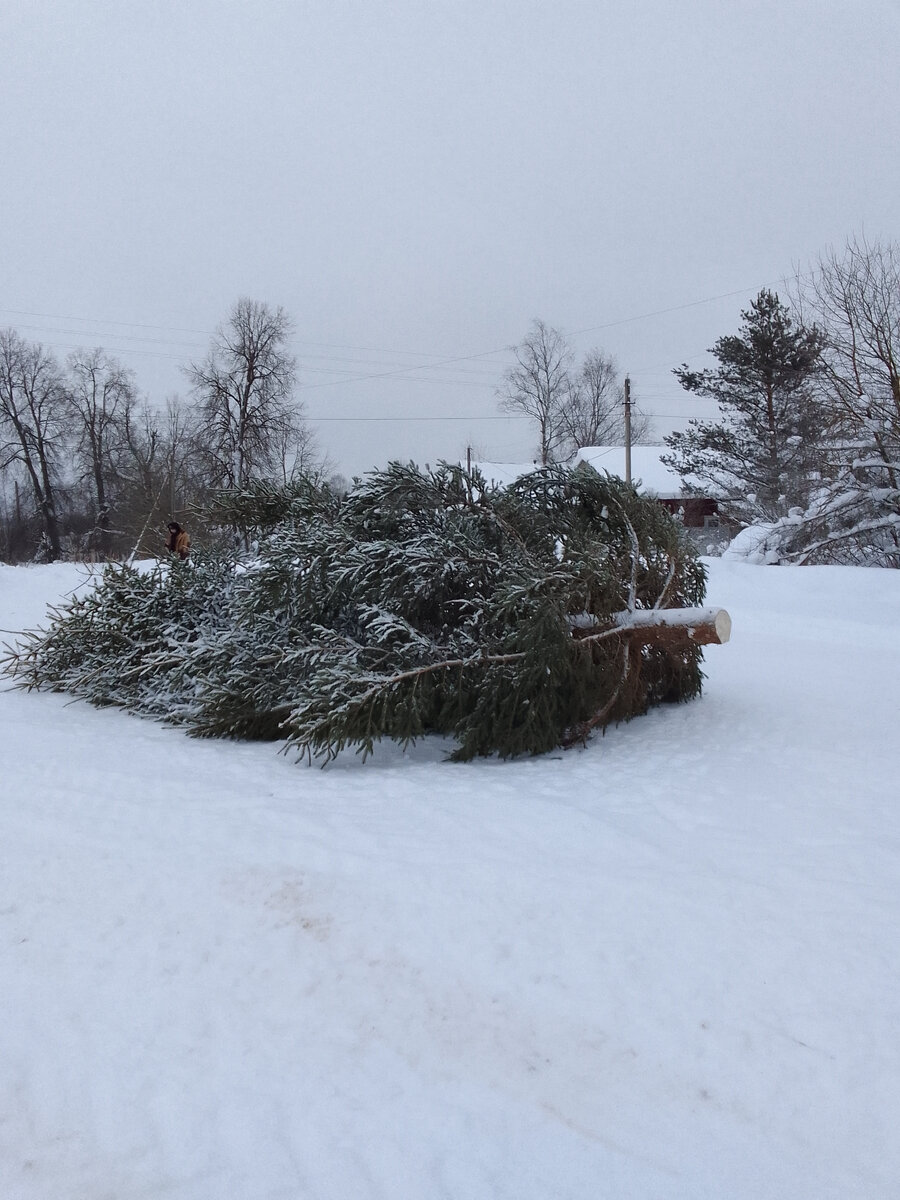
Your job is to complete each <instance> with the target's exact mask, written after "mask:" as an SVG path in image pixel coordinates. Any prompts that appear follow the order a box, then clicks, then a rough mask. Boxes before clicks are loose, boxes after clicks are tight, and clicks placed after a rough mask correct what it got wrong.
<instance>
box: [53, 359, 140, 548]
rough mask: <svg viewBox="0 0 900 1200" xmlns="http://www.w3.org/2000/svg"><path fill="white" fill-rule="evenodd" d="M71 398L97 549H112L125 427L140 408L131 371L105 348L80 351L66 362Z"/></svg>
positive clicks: (77, 451)
mask: <svg viewBox="0 0 900 1200" xmlns="http://www.w3.org/2000/svg"><path fill="white" fill-rule="evenodd" d="M67 367H68V375H67V379H66V398H67V401H68V404H69V408H70V410H71V412H72V415H73V417H74V420H75V424H76V428H77V430H78V442H77V445H76V453H77V455H78V457H79V459H80V460H81V464H82V468H83V470H84V474H85V477H86V478H87V479H88V480H89V481H90V486H91V492H92V497H93V500H94V504H95V509H96V511H95V516H94V520H95V531H94V534H95V536H94V537H93V538H92V541H94V540H95V541H96V547H95V548H96V549H97V550H99V552H100V554H101V555H102V556H103V557H104V558H106V557H108V556H109V553H110V550H111V525H110V508H111V506H112V504H113V501H114V491H115V484H116V477H117V475H118V460H119V459H120V457H121V454H122V451H123V449H124V447H125V444H126V425H127V421H128V417H129V413H130V410H131V409H132V408H133V407H134V404H135V386H134V376H133V375H132V372H131V371H129V370H127V369H126V368H125V367H124V366H123V365H122V364H121V363H120V362H118V361H117V360H116V359H114V358H112V357H110V355H108V354H107V353H106V352H105V351H104V350H103V349H101V348H100V347H97V348H95V349H93V350H76V351H75V352H74V353H73V354H70V355H69V358H68V361H67Z"/></svg>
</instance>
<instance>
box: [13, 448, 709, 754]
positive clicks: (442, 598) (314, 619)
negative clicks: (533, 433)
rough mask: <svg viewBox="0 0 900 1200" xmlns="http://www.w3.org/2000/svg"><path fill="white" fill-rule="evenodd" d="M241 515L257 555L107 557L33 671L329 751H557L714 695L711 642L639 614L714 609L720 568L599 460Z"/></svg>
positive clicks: (28, 651) (455, 471) (194, 719)
mask: <svg viewBox="0 0 900 1200" xmlns="http://www.w3.org/2000/svg"><path fill="white" fill-rule="evenodd" d="M226 516H227V518H228V519H229V520H230V521H231V522H232V523H233V524H235V525H236V526H237V527H239V528H241V529H242V530H244V531H246V533H247V535H248V540H249V539H252V540H253V544H254V547H255V549H254V551H253V553H252V554H251V555H250V556H245V557H240V556H238V555H236V554H228V553H223V552H219V553H218V554H216V555H212V556H207V557H204V556H203V555H200V556H195V557H194V561H193V562H188V563H172V564H166V565H164V566H161V567H158V568H157V569H156V570H153V571H151V572H149V573H146V572H145V573H140V572H138V571H135V570H133V569H131V568H128V567H109V568H107V570H106V573H105V574H104V576H103V578H102V581H101V582H100V584H99V585H98V587H97V588H96V589H95V590H94V591H92V592H90V593H89V594H88V595H86V596H84V597H83V598H81V599H76V600H74V601H72V602H71V603H70V604H69V605H68V606H67V607H66V608H64V609H62V610H61V611H60V612H59V613H57V614H56V616H55V620H54V622H53V624H52V625H51V627H50V629H49V631H47V632H46V633H44V634H35V635H33V636H32V637H31V639H30V640H29V642H28V643H27V645H26V646H25V647H23V649H22V650H21V651H20V652H19V654H18V655H17V656H16V657H15V659H14V661H13V663H12V669H13V670H14V671H15V672H16V673H17V675H18V677H19V682H20V683H21V684H23V685H25V686H42V687H50V688H55V689H60V690H67V691H70V692H73V693H75V694H76V695H80V696H83V697H86V698H88V699H90V700H92V701H94V702H95V703H100V704H121V705H124V706H125V707H127V708H129V709H132V710H134V711H137V712H143V713H147V714H149V715H153V716H156V717H160V718H163V719H165V720H169V721H175V722H179V723H182V724H184V725H185V726H186V727H187V728H188V729H189V730H190V731H191V732H193V733H195V734H197V735H201V736H225V737H235V738H272V739H284V740H285V741H286V743H287V744H288V745H289V746H291V747H293V748H295V749H296V750H297V751H299V752H300V753H301V754H308V755H310V756H323V757H325V758H326V759H327V758H329V757H332V756H334V755H335V754H337V753H338V752H339V751H340V750H341V749H343V748H344V747H345V746H349V745H353V746H356V747H357V748H358V749H360V750H362V751H363V753H368V752H369V751H371V749H372V748H373V745H374V743H375V742H376V741H378V740H380V739H381V738H385V737H387V738H392V739H395V740H397V741H399V742H401V743H403V744H407V743H410V742H413V741H415V740H416V739H417V738H419V737H422V736H423V735H425V734H428V733H440V734H445V735H448V736H450V737H452V738H454V739H455V741H456V748H455V750H454V752H453V755H452V757H453V758H455V759H469V758H472V757H473V756H475V755H484V754H494V753H497V754H500V755H501V756H504V757H508V756H512V755H518V754H535V753H541V752H544V751H547V750H551V749H553V748H554V747H557V746H559V745H567V744H572V743H574V742H578V741H581V740H584V739H585V738H586V737H587V736H588V735H589V734H590V732H591V731H592V730H593V729H596V728H603V727H605V726H606V725H607V724H608V723H609V722H612V721H619V720H624V719H628V718H630V717H632V716H635V715H637V714H639V713H642V712H644V711H646V709H647V708H648V707H650V706H651V705H653V704H658V703H662V702H665V701H672V700H683V699H688V698H690V697H692V696H696V695H697V694H698V693H699V691H700V687H701V681H702V675H701V671H700V661H701V650H700V648H699V647H698V646H697V645H695V644H691V643H689V642H685V641H681V642H672V643H666V644H664V645H660V644H646V643H645V642H644V641H642V640H640V639H639V638H638V637H636V636H632V635H633V634H635V632H636V631H635V630H634V629H631V628H630V627H629V620H628V619H626V620H625V621H624V622H623V620H622V617H623V614H624V615H625V617H626V618H629V616H632V617H636V616H637V615H639V613H640V611H641V610H649V609H657V610H658V609H664V608H669V607H685V606H696V605H698V604H699V603H700V602H701V601H702V598H703V593H704V588H705V574H704V570H703V567H702V565H701V564H700V563H699V562H698V560H697V559H696V557H695V555H694V553H693V551H692V550H691V549H690V547H689V546H688V545H687V544H686V541H685V538H684V534H683V531H682V530H681V529H680V528H679V526H678V525H677V523H676V522H674V521H673V520H672V518H671V517H670V516H669V514H668V513H667V512H666V511H665V510H664V509H663V508H662V507H661V506H659V505H657V504H655V503H654V502H653V501H651V500H648V499H647V498H646V497H641V496H638V495H637V493H636V492H635V491H634V490H633V489H632V488H630V487H628V486H626V485H625V484H624V483H623V482H622V481H621V480H618V479H615V478H611V477H601V476H599V475H598V474H597V473H596V472H594V471H593V470H592V469H591V468H589V467H579V468H578V469H577V470H575V471H567V470H564V469H560V468H548V469H544V470H540V471H536V472H535V473H533V474H531V475H528V476H525V477H523V478H522V479H520V480H519V481H517V483H515V484H514V485H513V486H511V487H509V488H493V487H489V486H488V485H487V483H486V482H485V480H484V478H483V477H482V476H481V475H480V474H478V473H477V472H473V473H472V474H467V473H466V472H464V471H462V470H461V469H460V468H458V467H453V466H448V465H442V466H441V467H439V468H438V469H437V470H435V471H424V472H423V471H420V470H419V469H418V468H417V467H415V466H414V465H412V464H409V465H401V464H397V463H395V464H392V465H391V466H390V467H388V468H387V469H386V470H385V471H381V472H376V473H374V474H372V475H370V476H368V477H367V478H365V479H363V480H362V481H357V483H356V485H355V487H354V488H353V489H352V490H351V491H350V493H349V494H348V495H347V496H345V497H339V496H338V495H336V494H335V493H333V492H332V491H331V490H330V489H329V488H328V487H327V486H324V485H321V484H318V483H316V482H315V481H312V480H309V479H303V480H298V481H296V482H295V483H294V484H292V485H289V486H287V487H282V488H276V487H273V486H272V485H268V484H256V485H253V486H250V487H248V488H245V489H242V490H241V491H240V492H237V493H234V494H232V495H230V496H229V497H226V498H225V499H224V500H223V502H222V504H221V506H220V510H219V513H218V517H219V519H222V518H224V517H226Z"/></svg>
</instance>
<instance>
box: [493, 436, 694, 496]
mask: <svg viewBox="0 0 900 1200" xmlns="http://www.w3.org/2000/svg"><path fill="white" fill-rule="evenodd" d="M666 452H667V451H666V447H665V446H632V447H631V478H632V480H633V481H634V482H635V484H637V483H638V481H640V487H639V490H640V491H642V492H648V493H649V494H650V495H653V496H658V497H659V498H660V499H661V500H673V499H677V498H678V497H680V496H681V494H682V486H681V478H680V476H678V475H677V474H676V473H675V472H674V471H671V470H670V469H669V468H668V467H665V466H663V464H662V463H661V462H660V461H659V459H660V455H661V454H665V453H666ZM580 462H585V463H588V465H589V466H592V467H593V468H594V469H595V470H596V471H607V472H608V473H609V474H610V475H618V476H619V477H620V478H621V479H624V478H625V447H624V446H585V447H584V448H583V449H581V450H579V451H578V453H577V454H576V455H575V459H574V462H573V465H575V464H576V463H580ZM472 465H473V466H475V467H477V468H478V469H479V470H480V471H481V473H482V475H484V477H485V479H487V480H488V481H489V482H492V483H496V484H499V485H500V486H501V487H508V485H509V484H511V483H514V482H515V480H517V479H518V478H519V477H520V476H521V475H527V474H528V473H529V472H530V471H534V470H536V467H537V464H536V463H532V462H529V463H495V462H477V463H473V464H472Z"/></svg>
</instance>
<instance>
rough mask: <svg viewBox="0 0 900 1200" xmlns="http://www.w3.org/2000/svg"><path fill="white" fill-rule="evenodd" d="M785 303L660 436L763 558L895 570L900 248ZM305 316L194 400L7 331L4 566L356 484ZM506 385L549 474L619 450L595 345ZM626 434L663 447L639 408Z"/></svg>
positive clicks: (871, 252) (1, 395)
mask: <svg viewBox="0 0 900 1200" xmlns="http://www.w3.org/2000/svg"><path fill="white" fill-rule="evenodd" d="M786 290H787V293H788V294H786V295H779V294H776V293H775V292H773V291H770V290H767V289H763V290H762V291H761V292H760V293H759V295H758V296H757V297H756V299H755V300H754V301H752V303H751V305H750V307H749V308H748V309H746V310H744V311H743V312H742V313H741V318H740V323H739V325H738V326H737V328H735V329H732V330H725V331H723V333H722V336H721V337H720V338H719V339H718V340H717V341H716V342H715V344H714V346H712V347H710V348H709V350H710V353H711V355H712V357H713V359H714V360H715V362H716V365H715V366H714V367H711V368H707V369H701V370H695V369H691V368H689V367H688V366H687V365H684V366H682V367H680V368H678V369H676V371H675V374H676V376H677V378H678V380H679V383H680V384H681V386H682V387H683V388H684V389H685V391H686V392H688V393H690V394H693V395H695V396H698V397H703V398H706V399H707V400H710V401H712V402H713V404H714V415H712V416H711V417H709V418H706V419H694V420H691V421H690V423H689V424H688V425H687V427H686V428H684V429H682V430H681V431H676V432H674V433H672V434H670V435H669V436H667V437H666V439H665V441H666V444H667V448H668V450H667V459H666V461H667V462H668V463H669V464H670V465H671V466H672V467H673V468H674V469H675V470H677V471H678V473H679V474H680V475H681V477H682V479H683V481H684V487H685V493H686V494H691V493H694V494H702V495H705V496H711V497H714V498H715V499H717V501H718V505H719V512H720V515H721V518H722V519H723V523H724V527H725V529H726V530H727V531H728V532H729V534H731V535H733V534H736V533H738V532H740V531H741V530H746V529H751V530H753V542H752V544H753V546H754V548H755V549H756V550H757V551H759V550H760V548H761V549H762V553H763V555H764V557H765V560H766V561H769V562H779V561H795V562H825V563H828V562H835V563H859V564H868V565H881V566H891V567H897V566H900V475H898V471H900V247H898V245H897V244H896V243H890V242H877V241H875V242H868V241H866V240H865V239H863V238H854V239H852V240H850V241H849V242H848V244H847V245H846V246H845V247H844V248H843V249H842V250H840V251H831V252H828V253H827V254H825V255H823V256H822V258H821V259H820V261H819V263H818V265H817V267H816V269H815V270H814V271H812V272H810V273H809V275H807V276H804V277H803V278H801V279H800V280H799V281H798V282H797V284H796V285H795V286H793V287H790V288H788V289H786ZM290 333H291V319H290V317H289V315H288V314H287V313H286V312H284V311H283V310H282V309H281V308H279V307H273V306H270V305H269V304H268V303H265V302H261V301H257V300H253V299H240V300H238V301H237V302H236V303H235V304H234V305H233V307H232V309H231V311H230V312H229V314H228V316H227V317H226V319H225V320H224V321H223V323H222V325H221V326H220V328H219V330H218V331H217V333H216V336H215V337H214V338H213V340H212V342H211V344H210V346H209V350H208V353H207V354H206V356H205V357H203V358H201V359H199V360H198V361H189V362H186V363H185V365H184V378H185V392H184V394H183V395H182V396H172V397H169V398H168V399H166V400H165V401H164V402H160V401H159V400H158V398H156V397H147V396H144V395H142V394H141V392H140V390H139V387H138V383H137V380H136V378H135V375H134V373H133V372H132V371H130V370H128V369H126V368H125V367H124V366H123V365H122V363H121V362H119V361H118V360H117V359H116V357H115V356H114V355H113V354H111V353H108V352H107V351H106V350H104V349H103V348H102V347H97V348H96V349H93V350H89V351H88V350H78V351H76V352H74V353H72V354H70V355H69V356H68V357H67V358H66V359H65V361H60V359H59V358H57V357H56V355H55V354H54V353H53V351H52V350H51V349H49V348H47V347H45V346H42V345H41V344H40V343H39V342H34V341H30V340H29V339H27V338H25V337H24V336H22V334H21V333H19V332H18V331H17V330H16V329H14V328H8V329H5V330H3V331H2V333H0V557H2V559H3V560H4V561H6V562H11V563H15V562H25V561H53V560H56V559H61V558H68V559H83V558H84V559H90V560H93V561H98V560H100V561H102V560H106V559H117V558H123V557H125V556H127V555H128V554H130V553H132V552H133V551H135V550H137V551H139V552H142V553H145V554H146V553H149V554H155V553H157V552H158V550H159V544H160V532H159V531H160V529H161V527H163V526H164V525H165V524H166V522H167V521H168V520H170V519H174V520H177V521H180V522H182V523H186V524H189V525H190V527H191V529H192V532H193V533H194V536H195V538H199V539H200V540H201V541H203V540H205V541H207V542H214V541H216V540H217V539H221V538H222V537H223V536H225V537H227V536H230V535H229V531H228V530H224V529H223V528H222V526H221V524H217V523H216V522H215V521H214V520H212V519H211V518H210V516H209V513H210V506H211V505H212V504H213V502H214V501H215V498H216V496H217V495H218V494H219V493H221V492H222V491H223V490H225V491H228V490H235V489H241V488H244V487H245V486H247V485H248V484H250V483H253V482H266V483H269V484H287V483H290V482H292V481H296V480H297V479H298V478H312V479H314V480H317V481H319V482H322V481H326V480H328V481H330V482H331V484H332V486H333V487H334V488H335V489H336V490H337V491H341V490H342V489H343V488H344V487H345V486H346V481H345V480H344V479H342V478H341V477H340V476H339V475H338V474H337V473H336V471H335V468H334V464H331V463H329V462H328V461H327V458H326V457H325V456H323V455H322V454H321V452H320V450H319V448H318V447H317V444H316V437H315V435H314V433H313V432H312V430H311V427H310V425H309V424H308V422H307V421H306V420H305V418H304V403H303V387H302V382H303V381H302V380H301V379H298V377H297V370H296V364H295V360H294V359H293V357H292V355H291V353H290V352H289V348H288V346H289V337H290ZM511 350H512V354H513V363H512V365H511V366H510V367H508V368H507V369H506V371H505V372H504V373H503V374H502V376H499V377H498V380H497V388H496V399H497V404H498V406H499V408H500V410H501V411H504V412H507V413H514V414H516V415H519V416H521V417H525V418H527V419H528V420H530V421H531V423H532V425H533V429H534V434H535V447H534V449H535V461H536V462H538V463H540V464H542V465H547V464H550V463H565V462H567V461H569V460H570V459H571V458H572V456H573V454H574V453H575V451H576V450H577V449H579V448H580V447H583V446H591V445H611V444H621V443H622V441H623V435H624V430H623V379H622V375H621V372H620V371H619V368H618V366H617V364H616V362H615V360H614V359H613V358H612V357H611V356H610V355H608V354H606V353H604V351H603V350H602V348H597V349H594V350H592V351H590V352H589V353H587V354H586V355H585V356H584V357H583V359H581V360H580V361H576V359H575V357H574V355H573V353H572V351H571V350H570V348H569V346H568V344H567V341H566V337H565V335H564V333H563V332H561V331H560V330H558V329H556V328H554V327H553V326H551V325H549V324H548V323H546V322H545V321H543V320H535V322H534V323H533V325H532V327H531V329H530V330H529V331H528V333H527V334H526V336H525V337H524V338H523V339H522V341H521V342H520V343H519V344H518V345H517V346H515V347H512V348H511ZM634 383H635V390H636V406H635V411H634V419H633V428H632V437H633V440H634V441H636V442H637V441H645V442H646V441H653V440H654V439H653V429H652V423H651V421H650V419H648V417H647V416H645V415H644V414H642V413H641V411H640V379H637V380H635V381H634Z"/></svg>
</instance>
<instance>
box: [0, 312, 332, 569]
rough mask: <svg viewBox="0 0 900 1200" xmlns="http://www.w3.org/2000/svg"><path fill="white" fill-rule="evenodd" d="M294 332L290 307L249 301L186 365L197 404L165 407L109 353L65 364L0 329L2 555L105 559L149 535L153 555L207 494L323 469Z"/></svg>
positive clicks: (84, 353)
mask: <svg viewBox="0 0 900 1200" xmlns="http://www.w3.org/2000/svg"><path fill="white" fill-rule="evenodd" d="M290 332H291V326H290V321H289V319H288V317H287V315H286V314H285V313H284V311H283V310H282V309H280V308H277V309H273V308H270V307H269V306H268V305H266V304H261V303H257V302H255V301H253V300H248V299H242V300H239V301H238V302H237V303H236V304H235V306H234V307H233V309H232V310H231V313H230V314H229V317H228V320H227V321H226V322H225V323H223V325H222V326H221V327H220V328H219V329H218V330H217V332H216V334H215V336H214V337H213V339H212V341H211V344H210V347H209V351H208V353H207V355H206V357H205V358H204V359H203V360H202V361H201V362H199V363H191V364H190V365H189V366H187V367H186V368H185V375H186V378H187V381H188V384H189V386H190V393H189V398H188V399H186V400H182V399H179V398H177V397H173V398H170V399H169V400H168V401H167V402H166V404H165V406H164V407H159V406H157V405H153V404H151V403H150V402H149V401H147V400H146V399H143V398H141V397H140V396H139V394H138V390H137V387H136V384H135V380H134V376H133V374H132V372H130V371H129V370H127V369H126V368H125V367H124V366H123V365H122V364H121V363H120V362H118V361H117V360H116V359H115V358H114V357H113V356H112V355H110V354H108V353H106V351H104V350H103V349H100V348H97V349H92V350H76V351H75V352H74V353H72V354H70V355H69V357H68V359H67V360H66V362H65V363H60V362H59V361H58V360H57V359H56V358H55V356H54V355H53V354H52V353H51V352H50V351H49V350H48V349H47V348H45V347H43V346H41V345H40V344H37V343H32V342H29V341H27V340H26V339H25V338H23V337H22V336H21V335H20V334H19V333H18V332H16V330H14V329H7V330H3V331H0V558H4V559H6V560H7V561H22V560H29V559H40V560H44V561H53V560H54V559H58V558H60V557H63V556H69V555H70V556H76V557H82V556H87V557H96V558H101V559H105V558H109V557H113V556H120V555H124V554H126V553H129V552H130V551H131V550H132V549H134V548H135V546H136V545H137V543H138V542H139V541H140V540H141V538H142V535H143V536H144V537H145V538H146V541H147V544H146V545H145V546H144V547H143V549H145V550H149V551H151V552H153V551H155V550H157V549H158V542H159V529H160V527H162V526H164V525H165V524H166V522H167V521H169V520H173V519H174V520H179V521H185V520H186V519H192V520H197V519H199V512H200V510H201V508H202V506H203V503H204V501H205V500H206V498H207V497H208V496H209V494H210V493H211V492H214V491H216V490H219V489H222V488H228V489H231V488H239V487H242V486H244V485H245V484H247V483H248V482H249V481H251V480H253V479H262V478H266V479H274V480H282V481H284V480H288V479H290V478H291V477H292V476H293V475H295V474H296V473H297V472H298V471H300V470H308V469H310V468H311V467H314V466H315V465H316V461H315V448H314V445H313V439H312V435H311V434H310V431H309V428H308V426H307V425H306V423H305V422H304V420H303V407H302V405H301V404H300V403H299V401H298V400H297V398H296V395H295V391H296V366H295V362H294V359H293V357H292V356H291V355H290V353H289V352H288V340H289V337H290Z"/></svg>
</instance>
